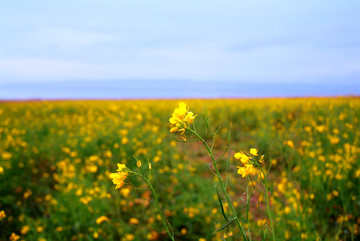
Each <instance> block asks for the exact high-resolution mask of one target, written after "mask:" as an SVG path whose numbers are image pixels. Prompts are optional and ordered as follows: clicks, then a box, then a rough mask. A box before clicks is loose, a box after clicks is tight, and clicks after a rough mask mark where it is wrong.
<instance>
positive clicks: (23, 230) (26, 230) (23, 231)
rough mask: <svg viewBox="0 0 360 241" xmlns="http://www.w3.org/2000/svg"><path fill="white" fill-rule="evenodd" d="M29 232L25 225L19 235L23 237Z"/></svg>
mask: <svg viewBox="0 0 360 241" xmlns="http://www.w3.org/2000/svg"><path fill="white" fill-rule="evenodd" d="M29 230H30V227H29V226H28V225H25V226H23V227H22V228H21V230H20V233H21V234H22V235H24V234H26V233H27V232H29Z"/></svg>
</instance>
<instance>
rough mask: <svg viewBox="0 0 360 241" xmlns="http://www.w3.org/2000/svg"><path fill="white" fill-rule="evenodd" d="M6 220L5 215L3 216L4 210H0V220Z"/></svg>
mask: <svg viewBox="0 0 360 241" xmlns="http://www.w3.org/2000/svg"><path fill="white" fill-rule="evenodd" d="M4 218H6V214H5V211H4V210H1V211H0V220H2V219H4Z"/></svg>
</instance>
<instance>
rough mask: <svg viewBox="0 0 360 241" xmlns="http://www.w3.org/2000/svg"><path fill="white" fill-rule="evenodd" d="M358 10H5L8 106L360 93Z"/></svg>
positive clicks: (355, 4)
mask: <svg viewBox="0 0 360 241" xmlns="http://www.w3.org/2000/svg"><path fill="white" fill-rule="evenodd" d="M359 12H360V1H355V0H354V1H350V0H349V1H323V0H319V1H282V0H280V1H135V0H133V1H115V0H114V1H91V0H90V1H40V0H39V1H31V0H29V1H19V0H12V1H2V2H1V3H0V36H1V38H0V99H13V98H15V99H16V98H20V99H21V98H141V97H146V98H155V97H256V96H308V95H321V96H323V95H346V94H358V95H359V94H360V83H359V82H360V79H359V77H360V17H359ZM157 86H158V87H159V88H157ZM160 87H161V88H160ZM84 89H86V90H87V91H85V90H84ZM246 89H248V91H246ZM260 89H261V90H260ZM275 90H276V91H275Z"/></svg>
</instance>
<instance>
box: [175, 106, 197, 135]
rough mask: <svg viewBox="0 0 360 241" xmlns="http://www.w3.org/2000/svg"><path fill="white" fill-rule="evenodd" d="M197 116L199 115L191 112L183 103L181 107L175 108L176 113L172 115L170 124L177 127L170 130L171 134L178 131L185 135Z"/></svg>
mask: <svg viewBox="0 0 360 241" xmlns="http://www.w3.org/2000/svg"><path fill="white" fill-rule="evenodd" d="M196 116H197V115H194V113H192V112H191V111H189V106H187V105H186V104H185V103H184V102H181V103H180V104H179V107H178V108H175V110H174V113H172V116H171V117H170V119H169V122H170V124H172V125H175V127H172V128H171V129H170V132H177V131H178V132H181V135H183V134H184V133H185V130H186V128H187V127H188V125H189V124H191V123H193V122H194V119H195V117H196Z"/></svg>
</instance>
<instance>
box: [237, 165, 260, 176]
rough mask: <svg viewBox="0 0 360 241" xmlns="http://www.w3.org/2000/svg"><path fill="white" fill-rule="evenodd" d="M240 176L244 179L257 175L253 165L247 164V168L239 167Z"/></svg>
mask: <svg viewBox="0 0 360 241" xmlns="http://www.w3.org/2000/svg"><path fill="white" fill-rule="evenodd" d="M237 168H239V169H238V174H240V175H241V176H242V177H246V176H247V175H249V174H251V175H255V174H256V173H257V171H256V169H255V167H254V166H253V165H252V164H247V165H245V167H239V166H237Z"/></svg>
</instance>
